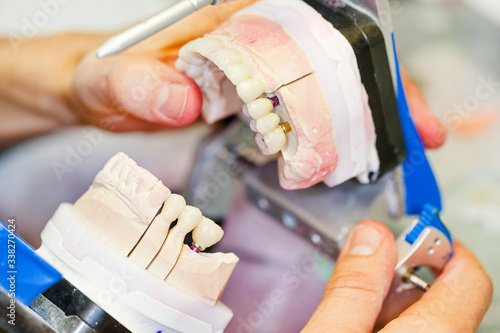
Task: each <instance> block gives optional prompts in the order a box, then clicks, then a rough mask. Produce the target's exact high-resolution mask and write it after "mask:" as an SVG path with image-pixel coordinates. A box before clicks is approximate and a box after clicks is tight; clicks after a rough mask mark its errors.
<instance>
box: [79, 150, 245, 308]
mask: <svg viewBox="0 0 500 333" xmlns="http://www.w3.org/2000/svg"><path fill="white" fill-rule="evenodd" d="M160 209H161V211H160ZM158 211H160V212H159V214H157V213H158ZM73 215H74V216H75V217H76V219H77V221H78V222H79V223H80V224H81V225H82V226H83V227H84V228H86V229H87V230H88V231H89V232H91V233H92V234H94V235H95V236H96V237H97V238H99V239H100V240H102V241H103V242H104V243H106V244H107V245H108V246H110V247H111V248H112V249H113V250H114V251H116V252H117V253H119V254H120V255H122V256H128V257H129V260H130V261H132V262H134V263H135V264H137V265H138V266H140V267H141V268H143V269H146V268H147V270H148V271H149V272H151V273H152V274H154V275H155V276H157V277H158V278H160V279H162V280H165V279H166V281H167V282H168V283H170V284H171V285H173V286H175V287H177V288H179V289H181V290H183V291H185V292H187V293H188V294H191V295H193V296H195V297H197V298H199V299H201V300H203V301H205V302H206V303H209V304H211V305H214V304H216V303H217V301H218V300H219V298H220V296H221V294H222V292H223V290H224V288H225V286H226V284H227V281H228V280H229V277H230V276H231V274H232V272H233V270H234V268H235V266H236V263H237V262H238V257H236V256H235V255H234V254H232V253H227V254H224V253H210V254H208V253H200V251H201V250H204V249H205V248H206V247H209V246H212V245H214V244H215V243H217V242H218V241H219V240H220V239H221V238H222V235H223V234H224V232H223V231H222V229H221V228H220V227H219V226H218V225H216V224H215V223H214V222H213V221H211V220H209V219H207V218H205V217H203V216H202V213H201V211H200V210H199V209H198V208H195V207H191V206H186V202H185V200H184V198H182V197H181V196H179V195H176V194H170V190H169V189H168V188H167V187H165V186H164V185H163V184H162V182H161V181H159V180H158V179H157V178H156V177H154V176H153V175H152V174H151V173H149V171H147V170H145V169H143V168H142V167H140V166H139V165H138V164H137V163H135V162H134V161H133V160H132V159H131V158H129V157H128V156H127V155H126V154H124V153H118V154H116V155H115V156H114V157H113V158H111V159H110V160H109V161H108V162H107V163H106V165H105V166H104V168H103V169H102V170H101V171H100V172H99V173H98V175H97V176H96V178H95V179H94V182H93V184H92V186H91V187H90V189H89V190H88V191H87V192H86V193H85V194H84V195H83V196H82V197H81V198H80V199H78V201H77V202H76V203H75V204H74V206H73ZM175 220H177V224H176V226H175V227H173V228H171V229H170V225H171V223H172V222H173V221H175ZM193 229H194V231H193ZM191 231H193V240H194V241H195V243H194V245H193V247H192V248H189V247H187V246H185V245H183V241H184V237H185V236H186V234H187V233H189V232H191Z"/></svg>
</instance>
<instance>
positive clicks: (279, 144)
mask: <svg viewBox="0 0 500 333" xmlns="http://www.w3.org/2000/svg"><path fill="white" fill-rule="evenodd" d="M264 142H265V143H266V145H267V149H268V152H269V154H271V155H272V154H276V153H277V152H279V151H280V150H281V149H282V148H283V147H284V146H285V143H286V135H285V133H284V132H283V130H282V129H281V128H276V129H275V130H274V131H272V132H271V133H268V134H266V135H264Z"/></svg>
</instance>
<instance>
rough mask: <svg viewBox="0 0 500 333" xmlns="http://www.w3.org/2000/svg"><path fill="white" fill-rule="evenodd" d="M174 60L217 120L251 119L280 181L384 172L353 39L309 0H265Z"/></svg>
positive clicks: (333, 181)
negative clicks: (275, 162)
mask: <svg viewBox="0 0 500 333" xmlns="http://www.w3.org/2000/svg"><path fill="white" fill-rule="evenodd" d="M176 67H177V68H178V69H179V70H181V71H184V72H185V73H186V74H187V75H188V76H190V77H192V78H193V79H195V81H196V82H197V83H198V85H199V86H200V88H201V91H202V93H203V97H204V100H203V116H204V118H205V120H206V121H207V122H209V123H212V122H215V121H217V120H219V119H222V118H224V117H227V116H229V115H232V114H235V113H237V112H238V111H239V110H241V109H242V108H243V113H245V114H246V115H247V116H249V117H251V118H253V120H252V121H251V123H250V127H251V129H252V130H254V131H255V132H257V134H256V142H257V144H258V146H259V148H260V150H261V151H262V152H263V153H264V154H276V153H280V155H279V156H278V168H279V178H280V184H281V186H282V187H283V188H286V189H297V188H307V187H310V186H312V185H314V184H316V183H318V182H321V181H324V182H325V183H326V184H327V185H328V186H335V185H337V184H340V183H342V182H344V181H346V180H348V179H350V178H353V177H358V179H359V180H360V181H361V182H363V183H367V182H369V179H368V175H369V174H370V173H375V174H376V173H377V172H378V169H379V160H378V155H377V151H376V148H375V139H376V137H375V129H374V125H373V120H372V117H371V110H370V108H369V105H368V97H367V94H366V92H365V89H364V87H363V85H362V83H361V79H360V75H359V70H358V67H357V62H356V57H355V54H354V51H353V49H352V47H351V46H350V44H349V42H348V41H347V40H346V39H345V38H344V37H343V36H342V34H341V33H340V32H339V31H337V30H335V29H334V28H333V26H332V25H331V24H330V23H329V22H327V21H326V20H324V19H323V17H322V16H321V15H320V14H318V13H317V12H316V11H315V10H314V9H313V8H311V7H310V6H309V5H307V4H306V3H304V2H303V1H301V0H262V1H258V2H256V3H255V4H253V5H251V6H249V7H247V8H245V9H243V10H242V11H240V12H238V13H236V14H235V15H234V16H232V17H231V18H230V19H229V20H228V21H226V22H225V23H224V24H222V25H221V26H219V27H218V28H217V29H216V30H215V31H213V32H210V33H208V34H206V35H205V36H204V37H202V38H199V39H196V40H194V41H191V42H189V43H188V44H186V45H185V46H184V47H183V48H181V50H180V52H179V59H178V60H177V63H176Z"/></svg>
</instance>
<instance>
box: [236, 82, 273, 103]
mask: <svg viewBox="0 0 500 333" xmlns="http://www.w3.org/2000/svg"><path fill="white" fill-rule="evenodd" d="M265 90H266V85H265V84H264V82H262V81H261V80H258V79H248V80H245V81H243V82H241V83H240V84H238V85H237V86H236V91H237V92H238V96H240V98H241V99H242V100H243V102H245V103H250V102H251V101H253V100H254V99H256V98H257V97H259V96H260V95H262V94H263V93H264V91H265Z"/></svg>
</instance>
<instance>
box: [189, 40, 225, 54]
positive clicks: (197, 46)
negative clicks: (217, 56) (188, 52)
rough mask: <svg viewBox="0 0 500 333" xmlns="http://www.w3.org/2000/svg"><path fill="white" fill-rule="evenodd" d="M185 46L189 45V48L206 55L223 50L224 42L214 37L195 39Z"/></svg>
mask: <svg viewBox="0 0 500 333" xmlns="http://www.w3.org/2000/svg"><path fill="white" fill-rule="evenodd" d="M186 45H189V48H191V49H192V50H194V51H196V52H198V53H201V54H208V53H210V52H214V51H216V50H219V49H222V48H224V42H223V41H222V40H220V39H218V38H214V37H202V38H197V39H195V40H193V41H191V42H189V43H188V44H186Z"/></svg>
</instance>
